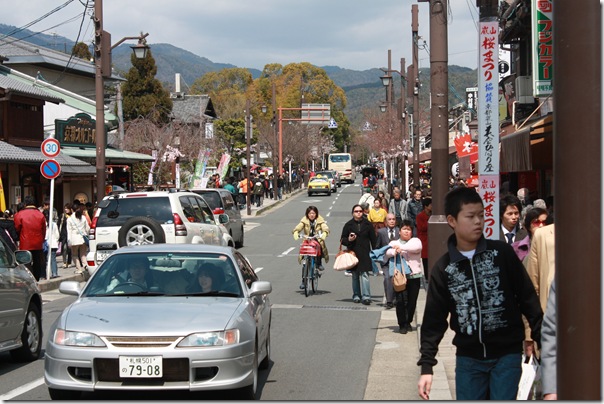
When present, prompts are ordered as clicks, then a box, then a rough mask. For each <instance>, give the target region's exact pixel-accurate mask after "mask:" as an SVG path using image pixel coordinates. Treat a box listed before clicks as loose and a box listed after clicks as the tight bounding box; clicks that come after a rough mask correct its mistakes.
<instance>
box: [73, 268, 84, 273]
mask: <svg viewBox="0 0 604 404" xmlns="http://www.w3.org/2000/svg"><path fill="white" fill-rule="evenodd" d="M74 273H76V274H83V273H84V270H83V269H76V270H75V272H74Z"/></svg>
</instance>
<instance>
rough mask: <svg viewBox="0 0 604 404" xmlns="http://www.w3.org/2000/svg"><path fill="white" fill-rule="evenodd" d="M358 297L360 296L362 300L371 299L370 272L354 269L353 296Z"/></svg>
mask: <svg viewBox="0 0 604 404" xmlns="http://www.w3.org/2000/svg"><path fill="white" fill-rule="evenodd" d="M356 297H360V298H361V300H371V290H370V288H369V273H368V272H359V271H352V298H353V299H354V298H356Z"/></svg>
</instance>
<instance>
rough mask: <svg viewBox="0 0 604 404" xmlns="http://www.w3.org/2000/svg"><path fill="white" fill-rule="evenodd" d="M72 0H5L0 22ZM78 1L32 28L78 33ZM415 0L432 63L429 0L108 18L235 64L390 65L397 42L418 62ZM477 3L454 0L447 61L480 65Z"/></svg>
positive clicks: (160, 8)
mask: <svg viewBox="0 0 604 404" xmlns="http://www.w3.org/2000/svg"><path fill="white" fill-rule="evenodd" d="M67 1H68V0H26V1H11V2H10V3H9V1H8V0H2V2H1V3H0V4H4V5H5V7H3V9H4V11H3V12H2V15H1V16H0V23H3V24H7V25H14V26H17V27H22V26H24V25H26V24H29V23H31V22H32V21H34V20H36V19H38V18H40V17H42V16H44V15H45V14H47V13H48V12H50V11H51V10H53V9H55V8H56V7H59V6H61V5H63V4H65V3H66V2H67ZM80 1H81V2H80ZM82 3H84V4H85V3H86V0H75V1H72V2H71V3H69V4H68V5H67V6H66V7H64V8H63V9H61V10H60V11H57V12H55V13H53V14H52V15H50V16H49V17H47V18H45V19H43V20H41V21H40V22H38V23H36V24H34V25H33V26H31V27H30V28H29V29H30V30H32V31H45V33H47V34H50V33H56V34H58V35H62V36H65V37H68V38H70V39H72V40H75V39H76V37H77V35H78V31H79V27H80V23H81V18H78V17H77V16H78V14H81V13H82V11H83V10H84V6H83V5H82ZM9 4H10V5H9ZM92 4H93V1H90V5H91V6H92ZM412 4H417V5H418V9H419V36H420V37H421V39H420V45H422V46H423V44H424V41H425V43H426V46H425V49H422V48H420V50H419V59H420V61H419V65H420V67H429V66H430V59H429V49H430V25H429V14H428V13H429V10H428V4H429V3H417V2H416V1H412V0H218V1H216V0H214V1H208V0H144V1H123V0H104V1H103V8H104V10H103V14H104V20H103V21H104V29H105V31H108V32H110V33H111V37H112V41H113V43H115V42H117V41H118V40H120V39H121V38H123V37H125V36H136V35H138V34H139V33H140V32H141V31H142V32H148V33H149V36H148V38H147V39H148V43H149V44H151V45H153V44H154V43H169V44H172V45H174V46H177V47H179V48H183V49H185V50H188V51H190V52H192V53H194V54H196V55H199V56H202V57H206V58H208V59H210V60H211V61H212V62H217V63H230V64H233V65H236V66H238V67H252V68H256V69H260V70H261V69H262V68H263V67H264V66H265V65H266V64H267V63H281V64H282V65H286V64H288V63H293V62H295V63H297V62H309V63H312V64H313V65H316V66H339V67H342V68H346V69H352V70H366V69H370V68H376V67H386V66H387V64H388V49H391V50H392V68H393V69H397V70H398V69H400V59H401V58H405V59H406V65H407V66H409V65H410V64H411V63H412V56H413V54H412V48H411V46H412V42H411V5H412ZM475 4H476V1H475V0H450V1H449V9H450V10H449V25H448V36H449V45H448V46H449V64H450V65H452V64H455V65H460V66H466V67H470V68H473V69H474V68H476V66H477V52H476V49H477V45H478V34H477V28H476V26H477V24H478V10H477V8H476V6H475ZM58 24H61V25H58ZM56 25H58V26H56ZM55 26H56V27H55ZM52 27H54V28H52ZM93 37H94V27H93V25H92V22H91V20H90V18H89V17H86V18H85V19H84V22H83V26H82V34H81V37H80V40H81V41H82V40H83V41H85V42H87V43H90V42H91V41H92V40H93Z"/></svg>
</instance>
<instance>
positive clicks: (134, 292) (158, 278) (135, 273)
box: [82, 252, 242, 297]
mask: <svg viewBox="0 0 604 404" xmlns="http://www.w3.org/2000/svg"><path fill="white" fill-rule="evenodd" d="M160 295H161V296H225V297H241V296H242V288H241V282H240V278H239V276H238V270H237V269H236V267H235V265H234V264H233V261H232V260H231V258H230V257H228V256H227V255H224V254H218V253H215V254H211V253H196V254H190V253H187V254H185V253H161V252H158V253H128V254H114V255H112V256H110V257H109V258H108V259H107V261H106V262H104V263H103V264H102V265H101V266H100V267H99V268H98V269H97V271H96V272H95V273H94V276H93V277H92V278H91V279H90V280H89V281H88V283H87V285H86V288H85V289H84V291H83V293H82V297H99V296H160Z"/></svg>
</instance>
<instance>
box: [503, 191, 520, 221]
mask: <svg viewBox="0 0 604 404" xmlns="http://www.w3.org/2000/svg"><path fill="white" fill-rule="evenodd" d="M508 206H515V207H517V208H518V212H522V202H520V198H518V197H517V196H516V195H511V194H508V195H505V196H504V197H502V198H501V200H500V201H499V216H500V217H503V214H504V213H505V210H506V209H507V207H508Z"/></svg>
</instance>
